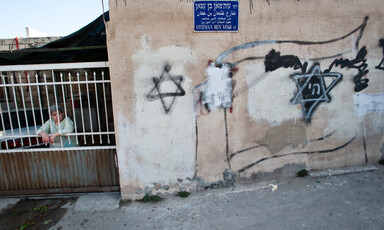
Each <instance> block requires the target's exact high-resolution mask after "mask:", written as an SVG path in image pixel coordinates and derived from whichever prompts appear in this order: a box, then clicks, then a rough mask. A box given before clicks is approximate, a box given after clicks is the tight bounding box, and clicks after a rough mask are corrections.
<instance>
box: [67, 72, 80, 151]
mask: <svg viewBox="0 0 384 230" xmlns="http://www.w3.org/2000/svg"><path fill="white" fill-rule="evenodd" d="M68 78H69V86H70V89H71V100H72V113H73V114H72V115H73V122H74V123H75V133H76V144H79V138H77V123H76V116H75V101H74V100H73V90H72V80H71V78H72V76H71V73H68Z"/></svg>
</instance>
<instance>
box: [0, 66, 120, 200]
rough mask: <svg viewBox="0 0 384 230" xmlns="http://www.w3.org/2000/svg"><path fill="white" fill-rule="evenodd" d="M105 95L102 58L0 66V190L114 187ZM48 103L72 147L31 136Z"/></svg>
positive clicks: (106, 82)
mask: <svg viewBox="0 0 384 230" xmlns="http://www.w3.org/2000/svg"><path fill="white" fill-rule="evenodd" d="M111 100H112V96H111V88H110V78H109V71H108V62H93V63H65V64H48V65H46V64H45V65H21V66H0V103H1V104H0V105H1V106H0V112H1V113H0V116H1V117H0V119H1V122H0V144H1V145H0V195H1V196H19V195H33V194H38V195H43V194H58V193H74V192H102V191H119V189H120V188H119V176H118V167H117V156H116V146H115V132H114V127H113V112H112V103H111ZM51 105H56V106H61V107H62V108H63V109H62V110H63V114H64V116H65V117H68V118H70V119H73V123H74V130H73V132H71V133H68V134H65V135H64V134H62V136H63V138H61V137H60V140H61V139H64V140H65V138H68V140H69V138H72V137H75V139H76V143H77V145H76V147H69V148H65V147H63V144H61V146H59V147H55V148H52V146H51V147H49V146H48V145H47V144H46V143H43V141H42V139H41V137H39V136H38V135H37V133H38V132H37V130H38V129H39V128H40V127H41V126H42V125H43V124H44V122H46V121H47V120H48V119H50V114H51V111H50V106H51ZM59 124H60V123H59ZM59 127H60V125H59ZM51 128H52V127H51Z"/></svg>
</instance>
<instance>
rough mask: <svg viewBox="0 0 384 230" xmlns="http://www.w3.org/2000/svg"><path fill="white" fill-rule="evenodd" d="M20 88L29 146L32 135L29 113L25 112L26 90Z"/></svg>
mask: <svg viewBox="0 0 384 230" xmlns="http://www.w3.org/2000/svg"><path fill="white" fill-rule="evenodd" d="M19 82H20V83H21V74H19ZM20 87H21V100H22V101H23V110H24V117H25V124H26V128H27V134H28V141H29V144H31V136H30V133H29V122H28V116H27V111H26V110H25V99H24V89H23V86H20ZM22 143H23V146H24V141H22Z"/></svg>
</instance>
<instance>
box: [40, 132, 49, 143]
mask: <svg viewBox="0 0 384 230" xmlns="http://www.w3.org/2000/svg"><path fill="white" fill-rule="evenodd" d="M40 136H41V139H42V140H43V142H44V143H46V144H48V143H49V142H50V137H49V136H48V134H46V133H45V132H41V133H40Z"/></svg>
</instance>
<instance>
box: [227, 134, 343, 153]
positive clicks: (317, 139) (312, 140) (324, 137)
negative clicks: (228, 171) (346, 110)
mask: <svg viewBox="0 0 384 230" xmlns="http://www.w3.org/2000/svg"><path fill="white" fill-rule="evenodd" d="M335 133H336V130H334V131H332V132H331V133H329V134H327V135H325V136H323V137H319V138H316V139H311V140H309V142H315V141H322V140H325V139H327V138H328V137H331V136H332V135H333V134H335ZM264 146H266V145H255V146H252V147H249V148H245V149H241V150H239V151H236V152H234V153H232V154H231V155H230V156H229V159H230V160H232V158H233V157H235V156H237V155H238V154H240V153H243V152H247V151H249V150H252V149H256V148H259V147H264Z"/></svg>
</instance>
